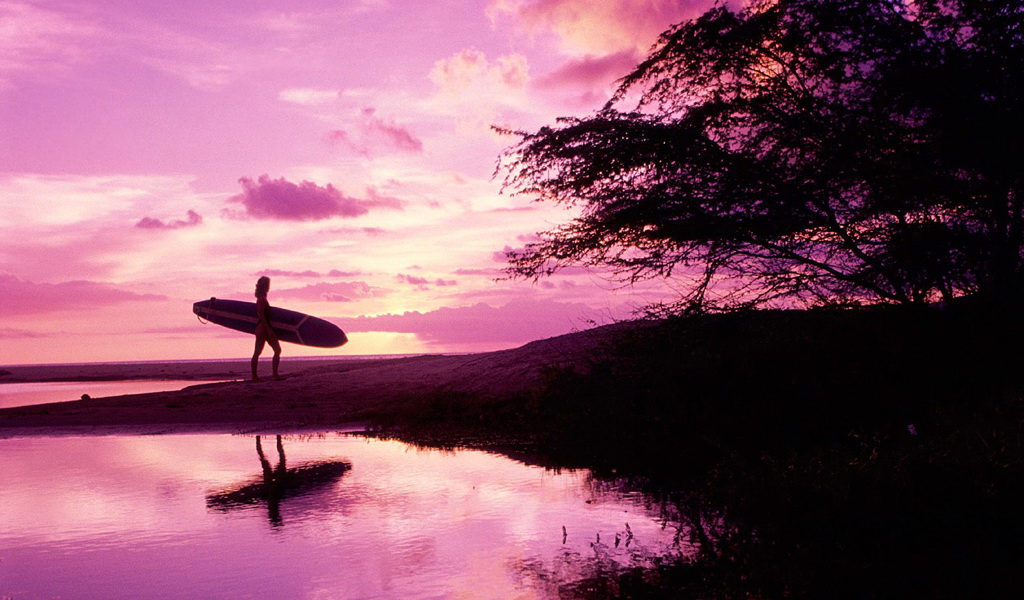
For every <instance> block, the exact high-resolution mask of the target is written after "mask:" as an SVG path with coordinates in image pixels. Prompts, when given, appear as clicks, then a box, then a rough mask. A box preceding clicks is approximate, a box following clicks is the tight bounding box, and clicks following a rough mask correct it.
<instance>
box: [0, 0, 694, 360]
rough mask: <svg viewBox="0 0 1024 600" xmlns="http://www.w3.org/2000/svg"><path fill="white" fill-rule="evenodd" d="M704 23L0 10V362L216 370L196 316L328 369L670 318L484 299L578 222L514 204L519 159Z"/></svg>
mask: <svg viewBox="0 0 1024 600" xmlns="http://www.w3.org/2000/svg"><path fill="white" fill-rule="evenodd" d="M710 4H711V2H710V1H708V0H694V1H691V2H688V1H679V0H677V1H670V0H602V1H601V2H596V1H593V0H477V1H469V0H464V1H460V0H444V1H438V2H421V1H419V0H343V1H339V0H331V1H327V0H288V1H284V0H275V1H270V0H256V1H249V2H236V1H227V0H178V1H176V2H136V1H135V0H73V1H71V0H69V1H47V0H0V306H3V307H5V312H4V318H3V321H2V322H0V364H18V363H53V362H89V361H110V360H150V359H183V358H223V357H236V356H245V355H246V354H247V353H248V352H250V348H249V343H250V339H247V338H246V337H245V336H244V335H243V334H237V333H234V332H231V331H229V330H226V329H223V328H219V327H216V326H213V325H209V326H206V327H203V326H202V325H200V324H199V323H198V322H197V320H196V318H195V317H194V316H193V315H192V314H191V305H192V303H193V302H195V301H197V300H202V299H206V298H209V297H211V296H216V297H221V298H237V299H246V300H249V299H252V289H253V284H254V282H255V280H256V278H257V277H258V276H259V275H260V274H263V273H267V274H269V275H270V276H271V278H272V287H271V292H270V300H271V303H272V304H275V305H280V306H286V307H288V308H292V309H294V310H300V311H303V312H308V313H311V314H315V315H318V316H321V317H324V318H327V319H330V320H332V321H334V322H336V323H338V324H339V325H341V326H342V327H343V328H345V329H346V331H347V332H348V333H349V338H350V340H351V341H350V343H349V345H347V346H346V347H344V348H342V349H341V350H340V351H337V350H330V351H324V350H314V349H305V348H300V347H297V346H287V347H286V349H285V353H286V356H287V355H293V356H294V355H306V354H317V355H323V354H336V353H341V354H382V353H383V354H388V353H416V352H458V351H478V350H490V349H498V348H507V347H512V346H517V345H520V344H522V343H525V342H528V341H530V340H533V339H538V338H543V337H549V336H552V335H558V334H562V333H566V332H569V331H572V330H576V329H583V328H586V327H588V326H589V323H591V322H595V321H596V322H608V321H610V320H611V319H613V318H618V317H623V316H627V315H628V314H629V311H630V308H631V307H635V306H638V305H642V304H645V303H648V302H651V301H653V300H657V299H658V298H659V297H660V296H658V292H656V291H654V290H640V289H621V288H620V286H618V285H617V284H615V283H614V282H612V281H610V280H609V279H607V278H606V277H602V276H600V275H598V274H595V273H588V272H586V271H585V270H582V269H574V270H570V271H567V272H566V273H565V274H561V275H558V276H556V277H553V278H551V279H549V280H545V281H542V282H539V283H532V282H523V281H495V278H497V277H500V276H501V269H502V267H503V258H502V257H503V254H502V251H503V250H505V249H509V248H515V247H519V246H522V245H523V244H524V243H525V242H526V241H528V240H529V239H531V237H532V236H533V235H534V234H535V233H536V232H538V231H543V230H546V229H549V228H551V227H552V226H554V225H556V224H558V223H561V222H564V221H565V220H567V219H568V218H569V217H570V216H571V215H570V214H568V213H565V212H564V211H562V210H561V209H558V208H555V207H552V206H548V205H542V204H534V203H532V202H531V201H530V198H526V197H514V196H508V195H502V194H501V193H500V181H499V180H497V179H495V178H493V172H494V167H495V164H496V160H497V157H498V154H499V153H500V152H501V150H502V149H503V148H505V147H507V146H508V145H510V144H511V143H512V142H513V140H511V139H509V138H501V137H499V136H497V135H495V134H494V133H493V132H492V131H491V129H490V127H491V125H499V126H504V127H511V128H516V129H527V130H529V129H535V128H537V127H539V126H541V125H544V124H548V123H552V122H553V121H554V119H555V118H556V117H558V116H563V115H585V114H588V113H590V112H591V111H593V110H595V109H596V108H598V107H600V106H601V104H602V103H603V102H604V101H605V100H606V99H607V98H608V95H609V93H610V91H611V90H612V89H613V87H614V81H615V79H616V78H618V77H620V76H622V75H624V74H625V73H626V72H628V71H629V69H630V68H631V67H632V66H633V65H635V64H636V63H637V62H638V61H639V60H640V58H641V57H642V56H643V54H644V52H645V50H646V49H647V48H649V47H650V45H651V44H652V43H653V42H654V41H655V39H656V38H657V35H658V34H659V33H660V32H661V31H662V30H664V29H666V28H667V27H668V26H669V25H671V24H672V23H674V22H677V21H680V20H682V19H684V18H688V17H691V16H695V15H696V14H698V13H700V12H702V11H703V10H704V9H706V8H707V7H708V6H710Z"/></svg>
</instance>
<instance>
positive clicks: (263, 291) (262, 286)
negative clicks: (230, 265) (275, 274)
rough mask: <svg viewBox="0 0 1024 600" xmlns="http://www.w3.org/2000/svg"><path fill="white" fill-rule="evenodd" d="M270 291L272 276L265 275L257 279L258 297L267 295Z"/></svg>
mask: <svg viewBox="0 0 1024 600" xmlns="http://www.w3.org/2000/svg"><path fill="white" fill-rule="evenodd" d="M268 291H270V278H269V277H267V276H266V275H264V276H263V277H260V278H259V279H257V280H256V297H257V298H258V297H260V296H266V295H267V292H268Z"/></svg>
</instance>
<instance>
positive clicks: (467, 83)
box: [430, 48, 529, 102]
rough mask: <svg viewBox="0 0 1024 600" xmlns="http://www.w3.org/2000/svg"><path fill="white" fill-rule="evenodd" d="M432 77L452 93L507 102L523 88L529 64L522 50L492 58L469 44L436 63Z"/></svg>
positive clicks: (522, 90)
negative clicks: (517, 52) (488, 57)
mask: <svg viewBox="0 0 1024 600" xmlns="http://www.w3.org/2000/svg"><path fill="white" fill-rule="evenodd" d="M430 80H431V81H432V82H434V84H435V85H436V86H437V87H438V88H439V89H440V90H441V92H442V93H444V94H446V95H448V96H451V97H467V98H475V99H480V98H489V99H491V100H494V101H499V102H504V101H507V99H508V98H509V96H510V95H511V96H516V95H521V94H522V93H523V92H524V90H525V89H526V84H527V82H528V81H529V65H528V63H527V61H526V57H525V56H523V55H521V54H509V55H506V56H500V57H498V58H497V59H496V60H495V61H494V62H491V61H489V60H488V59H487V56H486V55H485V54H484V53H483V52H481V51H479V50H477V49H475V48H467V49H464V50H461V51H459V52H457V53H456V54H454V55H452V56H450V57H448V58H445V59H441V60H439V61H437V62H436V63H434V68H433V69H432V70H431V71H430Z"/></svg>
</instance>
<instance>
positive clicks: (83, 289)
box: [0, 275, 167, 315]
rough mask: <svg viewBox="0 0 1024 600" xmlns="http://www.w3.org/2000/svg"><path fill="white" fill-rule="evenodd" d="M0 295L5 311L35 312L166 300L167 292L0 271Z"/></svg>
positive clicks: (42, 312) (18, 312)
mask: <svg viewBox="0 0 1024 600" xmlns="http://www.w3.org/2000/svg"><path fill="white" fill-rule="evenodd" d="M0 298H3V301H4V311H5V313H6V314H8V315H35V314H44V313H49V312H55V311H61V310H88V309H91V308H100V307H103V306H111V305H114V304H119V303H121V302H139V301H153V300H165V299H166V298H167V297H166V296H159V295H155V294H136V293H134V292H128V291H125V290H121V289H118V288H116V287H114V286H111V285H108V284H105V283H98V282H95V281H68V282H64V283H32V282H30V281H24V280H22V279H18V278H17V277H14V276H13V275H0Z"/></svg>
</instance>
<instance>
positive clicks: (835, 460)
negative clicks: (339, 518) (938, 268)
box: [379, 307, 1024, 598]
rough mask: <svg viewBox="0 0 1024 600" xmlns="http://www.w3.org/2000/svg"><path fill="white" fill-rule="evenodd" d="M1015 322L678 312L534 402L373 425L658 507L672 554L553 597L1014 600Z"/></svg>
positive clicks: (421, 410)
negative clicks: (535, 467)
mask: <svg viewBox="0 0 1024 600" xmlns="http://www.w3.org/2000/svg"><path fill="white" fill-rule="evenodd" d="M1022 325H1024V324H1022V319H1021V315H1020V314H1018V313H1017V312H1016V311H1012V310H1004V311H992V310H982V309H979V308H976V307H954V308H952V309H945V310H922V311H907V310H902V309H868V310H853V311H811V312H759V313H746V314H732V315H718V316H705V317H692V318H685V319H679V320H674V321H670V322H665V323H661V324H658V325H656V326H650V327H643V328H638V329H635V330H633V331H631V332H629V334H628V335H624V336H622V337H620V338H618V339H617V341H616V346H615V351H614V352H612V353H610V354H608V355H606V356H605V357H604V358H598V359H596V360H594V361H593V362H592V363H591V364H590V365H588V368H587V370H586V372H585V373H581V372H577V371H573V370H571V369H557V368H555V369H551V370H549V372H548V373H547V382H546V385H545V387H544V390H543V392H542V393H538V394H533V395H529V396H525V397H522V398H520V399H518V400H517V401H507V402H496V403H493V404H490V405H486V406H485V405H481V404H479V403H477V402H475V401H474V399H473V398H470V397H465V396H457V395H437V396H435V397H433V398H430V399H427V400H424V401H423V402H422V403H420V404H418V405H415V406H413V405H408V406H406V407H404V408H405V411H404V412H403V411H399V410H396V411H395V412H392V413H389V414H387V415H382V416H381V417H380V419H379V422H381V424H383V425H386V426H389V427H391V428H392V430H393V431H397V432H400V433H399V435H400V436H401V437H405V438H406V439H416V440H419V441H420V442H421V443H424V444H428V445H442V446H443V445H446V444H457V445H458V444H461V445H469V446H480V447H491V448H495V447H497V448H498V449H500V450H502V451H504V452H506V453H508V454H512V455H515V456H517V457H519V458H521V459H523V460H528V461H534V462H541V463H545V464H551V465H557V466H585V467H589V468H593V469H595V470H596V471H597V473H599V474H600V475H601V476H602V477H604V478H607V479H609V480H616V481H617V483H625V484H626V485H628V486H634V487H636V488H637V489H642V490H643V491H645V492H647V493H650V494H652V495H653V496H654V497H657V498H661V499H662V501H663V508H664V510H665V511H666V514H667V515H671V516H672V518H673V519H674V520H675V522H676V523H678V524H680V526H681V531H683V532H684V533H685V535H684V536H682V539H681V540H680V542H681V544H680V557H679V559H678V560H676V561H672V562H668V563H666V564H663V565H661V566H660V567H658V568H653V569H651V568H645V569H634V570H626V571H620V572H615V573H612V572H609V571H608V570H607V569H606V568H605V567H606V565H601V564H599V563H598V562H595V563H594V564H593V565H592V570H593V573H594V574H593V576H592V577H591V578H589V579H588V580H586V581H584V582H583V583H578V584H573V585H566V586H563V587H562V589H561V593H562V596H563V597H566V598H1004V597H1013V598H1016V597H1020V595H1021V594H1022V593H1024V568H1022V567H1024V517H1022V516H1021V511H1020V507H1021V506H1024V402H1022V398H1024V377H1022V373H1024V371H1022V369H1021V365H1022V364H1024V363H1022V361H1024V350H1022V345H1021V343H1020V341H1019V340H1020V339H1022V337H1021V334H1022V333H1024V326H1022Z"/></svg>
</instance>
